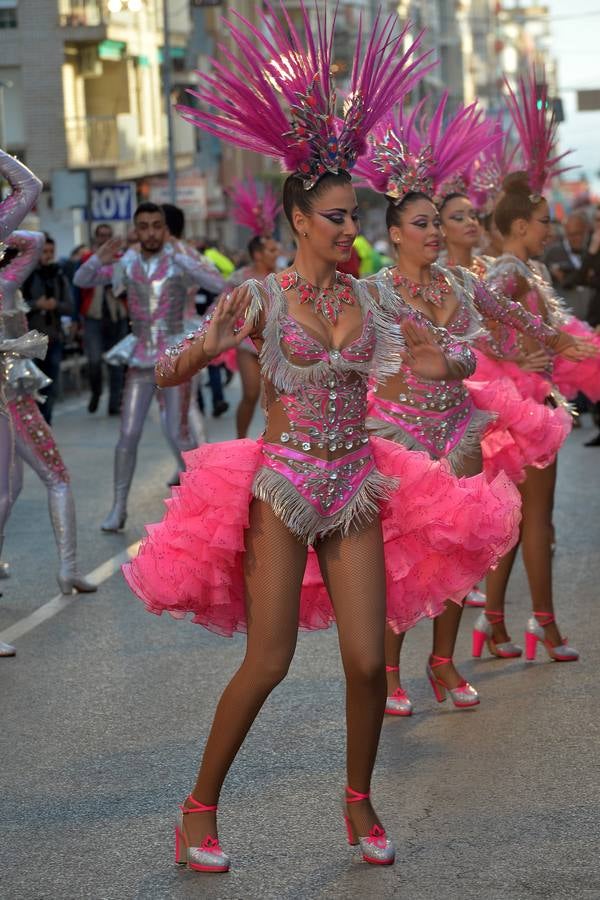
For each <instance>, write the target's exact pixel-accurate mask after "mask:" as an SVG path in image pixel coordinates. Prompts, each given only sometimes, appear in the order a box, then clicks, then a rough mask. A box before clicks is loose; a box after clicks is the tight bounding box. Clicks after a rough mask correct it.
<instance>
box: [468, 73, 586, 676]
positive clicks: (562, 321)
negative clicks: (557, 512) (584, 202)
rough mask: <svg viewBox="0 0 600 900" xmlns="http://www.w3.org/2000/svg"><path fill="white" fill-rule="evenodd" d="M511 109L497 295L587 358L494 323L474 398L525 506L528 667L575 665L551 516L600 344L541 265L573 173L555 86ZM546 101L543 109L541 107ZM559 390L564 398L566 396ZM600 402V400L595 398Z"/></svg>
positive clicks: (502, 570)
mask: <svg viewBox="0 0 600 900" xmlns="http://www.w3.org/2000/svg"><path fill="white" fill-rule="evenodd" d="M507 90H508V97H507V102H508V107H509V111H510V114H511V118H512V121H513V125H514V127H515V130H516V134H517V138H518V145H519V148H520V155H521V164H522V170H521V171H517V172H512V173H510V174H508V175H507V177H505V179H504V182H503V184H502V185H501V186H500V187H501V192H500V191H498V189H497V193H499V197H498V199H497V202H496V205H495V211H494V217H495V222H496V226H497V228H498V230H499V231H500V233H501V235H502V239H503V252H502V254H501V255H500V256H499V257H498V258H497V259H496V260H494V261H493V263H492V265H491V266H490V267H489V268H488V272H487V275H486V279H487V282H488V283H489V284H490V285H492V286H493V287H494V289H496V290H498V291H501V292H502V293H503V294H504V295H506V296H508V297H510V298H512V300H513V301H516V302H518V303H519V304H520V305H521V306H522V308H523V309H527V310H529V311H530V312H531V313H533V314H535V315H539V316H540V317H541V318H542V319H543V320H544V321H545V322H546V323H547V324H548V325H550V326H551V327H553V328H555V329H557V330H560V331H561V333H563V334H571V335H572V336H573V338H574V339H575V340H577V341H578V342H579V346H580V348H581V352H580V353H579V354H577V353H575V354H574V355H572V356H571V357H570V358H565V357H561V356H558V355H557V354H556V349H557V348H550V349H549V348H548V347H547V346H544V345H543V344H540V342H539V341H538V340H536V339H535V336H527V335H523V334H521V333H519V332H516V331H515V330H514V329H513V328H511V327H510V325H509V324H508V323H497V322H492V323H489V325H490V330H491V332H492V335H493V340H492V341H489V342H487V343H486V344H484V345H482V346H481V351H483V352H480V353H478V365H477V371H476V373H475V376H474V377H473V378H472V379H470V383H469V389H470V392H471V395H472V397H473V399H474V401H475V403H476V404H477V406H478V407H479V408H480V409H481V410H482V411H489V412H491V413H494V414H495V419H494V421H493V423H492V424H491V425H490V427H489V429H488V431H487V433H486V435H485V439H484V442H483V453H484V461H485V466H486V470H487V471H489V472H490V473H493V472H496V471H499V470H500V469H503V470H506V471H508V472H509V473H510V474H511V477H512V478H513V480H514V481H515V482H517V483H518V484H519V489H520V491H521V495H522V498H523V519H522V524H521V530H520V544H521V546H522V549H523V561H524V563H525V568H526V570H527V576H528V581H529V586H530V591H531V600H532V606H533V614H532V616H531V618H530V619H529V620H528V622H527V626H526V629H525V646H526V656H527V659H533V658H534V657H535V651H536V646H537V643H538V642H541V643H543V644H544V645H545V646H546V649H547V651H548V654H549V656H550V658H552V659H555V660H559V661H572V660H576V659H577V658H578V654H577V651H576V650H574V649H573V648H572V647H569V646H568V645H567V643H566V640H564V639H563V638H562V637H561V634H560V631H559V630H558V627H557V625H556V623H555V619H554V607H553V598H552V552H551V547H552V542H553V526H552V509H553V504H554V489H555V483H556V458H557V454H558V450H559V449H560V447H561V445H562V443H563V442H564V440H565V438H566V437H567V435H568V433H569V431H570V428H571V415H570V409H569V407H568V406H567V404H566V401H565V400H564V397H562V396H561V394H560V391H561V390H562V389H564V390H565V391H566V392H567V394H568V396H570V397H572V396H573V395H574V394H575V393H576V392H577V390H578V389H581V388H584V385H586V384H587V385H591V386H592V387H591V390H592V391H593V390H597V385H598V384H599V383H600V357H599V356H598V355H597V350H596V352H594V349H593V344H592V342H593V341H595V342H596V344H597V346H598V347H600V340H598V339H597V336H594V335H593V334H592V332H591V330H589V331H586V327H585V326H584V325H583V323H577V322H576V320H574V317H572V316H569V315H567V314H566V312H565V310H564V309H563V308H562V305H561V303H560V301H559V299H558V298H557V297H556V295H555V293H554V291H553V288H552V285H551V281H550V278H549V276H547V273H545V271H544V270H543V267H541V265H540V264H539V263H538V262H535V261H533V259H532V258H533V257H538V256H540V255H541V253H542V252H543V248H544V244H545V242H546V241H547V240H548V237H549V233H550V211H549V207H548V203H547V201H546V200H545V199H544V196H543V192H544V190H545V189H546V188H547V186H548V185H549V184H550V181H551V180H552V178H553V177H554V176H555V175H557V174H559V173H560V172H561V171H564V166H563V165H562V159H563V157H564V155H565V154H562V155H559V154H557V152H556V149H555V148H556V131H557V123H556V121H555V118H554V115H553V114H552V113H549V112H548V111H547V109H546V102H545V101H546V88H545V87H544V89H543V95H542V97H541V98H540V95H539V83H538V79H537V78H536V75H535V73H534V72H533V71H531V72H530V73H529V75H528V76H527V77H525V78H523V79H521V80H520V81H519V84H518V87H517V92H516V93H515V92H513V90H512V89H511V87H510V85H509V84H508V83H507ZM540 99H541V100H542V102H541V103H539V100H540ZM557 386H558V390H557ZM596 396H597V397H600V394H597V395H596ZM517 549H518V545H517V546H515V547H514V548H513V549H512V550H511V551H510V552H509V554H507V556H506V557H505V558H504V559H503V560H502V561H501V563H500V565H499V566H498V567H497V568H496V570H495V571H492V572H491V573H490V574H489V576H488V579H487V601H486V609H485V614H484V615H482V616H481V617H480V619H479V620H478V621H477V623H476V626H475V631H474V634H473V647H474V652H476V653H477V655H479V654H480V653H481V649H482V647H483V644H484V643H485V642H486V641H487V643H488V647H489V648H490V650H491V651H492V653H495V655H499V654H498V652H497V650H498V648H499V647H502V646H503V645H504V644H505V642H506V641H507V640H508V634H507V631H506V627H505V625H504V600H505V593H506V588H507V585H508V581H509V577H510V574H511V571H512V567H513V563H514V560H515V556H516V553H517Z"/></svg>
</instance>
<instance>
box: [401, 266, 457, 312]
mask: <svg viewBox="0 0 600 900" xmlns="http://www.w3.org/2000/svg"><path fill="white" fill-rule="evenodd" d="M392 281H393V283H394V287H395V288H404V290H405V291H407V292H408V294H409V296H410V297H420V298H421V299H422V300H424V301H425V303H431V304H433V306H437V307H438V309H441V307H442V304H443V302H444V297H445V296H446V295H447V294H450V293H451V288H450V285H449V284H448V282H447V280H446V278H445V276H444V275H443V274H442V273H441V272H434V271H432V272H431V281H430V282H429V284H421V282H420V281H413V280H412V279H411V278H409V277H408V276H407V275H403V274H402V273H401V272H399V271H398V269H392Z"/></svg>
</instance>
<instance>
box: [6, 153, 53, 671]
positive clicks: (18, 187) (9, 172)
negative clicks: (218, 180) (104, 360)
mask: <svg viewBox="0 0 600 900" xmlns="http://www.w3.org/2000/svg"><path fill="white" fill-rule="evenodd" d="M0 176H1V177H2V178H4V179H5V180H6V181H7V182H8V183H9V185H10V188H11V192H10V194H9V195H8V197H5V198H4V199H3V200H0V257H4V254H5V253H6V248H5V246H4V245H3V242H4V241H6V239H7V238H8V237H9V235H10V234H11V232H12V231H14V229H15V228H18V227H19V225H20V224H21V222H22V221H23V219H24V218H25V216H26V215H27V213H28V212H29V211H30V210H31V209H32V207H33V205H34V204H35V202H36V200H37V198H38V197H39V195H40V191H41V190H42V183H41V181H40V180H39V178H37V177H36V176H35V175H34V174H33V172H30V171H29V169H28V168H27V166H24V165H23V164H22V163H20V162H18V160H16V159H14V158H13V157H12V156H10V155H9V154H8V153H5V152H4V150H0ZM6 324H7V317H6V316H5V314H4V305H3V295H2V290H1V289H0V364H1V367H2V375H1V376H0V379H1V380H0V552H1V551H2V542H3V541H4V526H5V524H6V521H7V519H8V516H9V514H10V479H11V474H12V466H13V463H14V459H15V441H14V430H13V425H12V422H11V419H10V413H9V411H8V405H7V398H6V388H7V385H6V373H7V371H8V370H9V369H10V367H11V366H12V365H15V364H18V363H20V361H21V360H22V359H32V358H33V357H36V356H37V357H42V356H44V354H45V352H46V349H47V346H48V338H47V337H46V335H42V334H40V333H39V332H37V331H29V332H27V334H25V335H24V336H23V337H22V338H19V339H18V340H14V339H12V338H8V337H7V336H6ZM38 371H39V370H38ZM5 574H6V571H5ZM15 652H16V651H15V648H14V647H13V646H11V645H10V644H6V643H4V642H2V641H0V656H14V655H15Z"/></svg>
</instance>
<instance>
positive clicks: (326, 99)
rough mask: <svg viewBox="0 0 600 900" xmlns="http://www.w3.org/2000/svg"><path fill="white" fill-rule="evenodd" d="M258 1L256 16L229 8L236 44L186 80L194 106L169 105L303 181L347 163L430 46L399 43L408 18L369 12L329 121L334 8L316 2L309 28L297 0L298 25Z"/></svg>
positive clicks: (414, 75) (409, 84) (412, 79)
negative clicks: (369, 25) (346, 84)
mask: <svg viewBox="0 0 600 900" xmlns="http://www.w3.org/2000/svg"><path fill="white" fill-rule="evenodd" d="M262 6H263V8H262V9H261V10H259V11H257V21H258V24H257V25H254V24H253V23H252V22H250V21H248V20H247V19H246V18H244V16H242V15H240V14H239V13H236V12H233V16H234V20H233V21H228V20H225V24H226V26H227V28H228V30H229V33H230V36H231V39H232V42H233V44H234V46H235V52H233V51H231V50H229V49H228V48H227V47H225V46H223V45H219V54H220V55H219V59H212V60H211V63H212V73H211V74H206V73H203V72H198V73H197V74H198V77H199V80H200V84H199V87H198V88H197V89H195V90H191V89H190V90H189V93H190V94H191V95H192V96H194V97H195V98H196V99H197V100H198V101H199V106H197V107H191V106H186V105H178V106H177V109H178V111H179V112H180V113H181V115H182V116H183V118H184V119H186V120H187V121H188V122H191V123H192V124H193V125H195V126H197V127H198V128H201V129H202V130H203V131H207V132H208V133H210V134H214V135H216V136H217V137H220V138H222V139H223V140H226V141H228V142H229V143H232V144H235V145H236V146H239V147H243V148H245V149H247V150H253V151H255V152H257V153H261V154H263V155H266V156H273V157H275V158H277V159H279V160H280V162H281V165H282V168H283V169H284V170H285V171H288V172H294V173H297V174H299V175H300V176H301V177H302V178H303V179H304V183H305V187H307V188H310V187H312V186H313V185H314V184H315V183H316V182H317V181H318V179H319V178H320V177H321V176H322V175H323V174H325V172H336V173H337V172H339V171H341V170H349V169H351V168H352V167H353V165H354V162H355V160H356V157H357V155H358V154H360V153H363V152H364V151H365V149H366V138H367V135H368V133H369V131H370V130H371V129H372V128H373V127H374V126H375V125H376V123H377V122H378V120H379V119H380V118H381V117H382V116H383V115H385V113H386V112H387V110H388V109H390V107H392V106H393V105H394V104H396V103H398V102H399V101H400V100H401V99H402V97H403V96H404V95H405V94H406V93H407V92H408V91H410V90H411V89H412V88H413V87H414V85H415V84H416V82H417V81H418V80H419V79H420V78H422V77H423V75H424V74H425V72H427V71H429V69H430V68H432V66H431V65H427V66H425V65H424V61H425V59H426V57H427V56H428V55H429V54H428V53H425V54H422V55H417V50H418V47H419V44H420V42H421V38H422V35H419V36H418V37H417V38H416V40H414V41H413V42H412V43H408V41H407V37H408V31H409V26H408V25H407V26H406V27H405V28H404V29H402V30H401V31H400V32H397V30H396V21H397V18H396V16H395V15H392V16H390V17H389V18H387V19H386V20H385V21H383V22H382V21H381V16H380V15H379V14H378V15H377V17H376V21H375V24H374V27H373V29H372V30H371V33H370V36H369V38H368V41H367V44H366V48H365V50H364V53H362V52H361V43H362V28H360V29H359V35H358V39H357V47H356V50H355V52H354V65H353V70H352V74H351V79H350V92H349V95H348V99H347V100H346V103H345V105H344V115H343V119H342V120H341V125H340V126H339V127H338V122H339V120H338V119H336V116H335V103H336V97H335V90H334V88H333V83H332V59H333V35H334V28H335V13H334V15H333V16H331V17H329V18H328V16H327V12H326V11H325V12H324V13H320V12H319V10H318V7H316V10H317V14H316V19H317V27H316V33H315V34H313V32H312V31H311V23H310V17H309V14H308V11H307V9H306V6H305V5H304V3H303V2H302V0H301V3H300V12H301V16H302V24H303V27H302V29H301V32H300V31H299V30H298V29H297V28H296V27H295V26H294V24H293V22H292V20H291V18H290V16H289V13H288V12H287V11H286V8H285V4H284V3H283V2H280V4H279V10H278V11H277V12H276V10H275V8H274V6H273V5H272V4H271V3H270V2H265V3H263V5H262ZM336 10H337V8H336ZM406 44H408V46H407V49H403V48H404V46H405V45H406Z"/></svg>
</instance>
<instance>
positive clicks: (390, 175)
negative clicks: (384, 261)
mask: <svg viewBox="0 0 600 900" xmlns="http://www.w3.org/2000/svg"><path fill="white" fill-rule="evenodd" d="M425 102H426V101H425V100H422V101H421V103H420V104H418V105H417V106H416V107H415V108H414V109H413V111H412V113H411V114H410V115H409V116H408V118H405V116H404V114H403V112H402V109H401V108H400V107H397V109H396V110H395V111H394V112H392V114H391V116H390V117H389V118H388V120H387V121H384V122H382V123H380V124H379V126H378V127H377V128H376V129H374V131H373V132H372V134H371V135H370V139H369V143H370V150H369V153H368V155H367V156H366V157H363V158H361V159H360V160H359V161H358V163H357V165H356V173H357V174H358V175H360V176H361V177H362V178H363V179H364V180H366V181H368V183H369V184H370V185H371V187H372V188H374V190H376V191H379V192H380V193H383V194H386V195H387V196H388V197H391V198H392V199H393V200H395V201H396V202H397V203H401V202H402V199H403V198H404V197H405V196H406V194H409V193H412V192H419V193H424V194H427V195H428V196H430V197H432V198H433V197H434V196H435V195H436V194H437V193H438V192H439V191H440V190H443V188H444V185H445V184H447V183H448V182H449V180H450V179H452V178H454V177H455V176H457V175H462V174H463V173H464V172H466V171H467V170H468V169H469V167H470V165H471V163H472V161H473V158H474V157H475V156H478V155H479V154H480V153H481V151H482V150H484V149H485V148H486V147H488V146H489V145H490V144H491V143H494V142H496V141H497V140H498V136H497V135H496V134H495V133H494V132H493V129H492V128H491V126H490V124H489V122H487V121H486V120H485V118H484V116H483V112H482V111H481V110H479V109H477V105H476V104H475V103H472V104H471V105H470V106H467V107H464V106H461V107H460V108H459V109H458V110H457V112H455V113H454V115H452V116H450V118H449V119H448V120H447V121H446V123H445V124H444V113H445V110H446V104H447V102H448V92H445V93H444V95H443V96H442V99H441V100H440V102H439V104H438V107H437V109H436V111H435V112H434V114H433V116H431V117H426V116H425V115H424V114H423V105H424V103H425ZM451 188H452V190H455V189H456V185H455V184H454V183H453V184H452V185H451Z"/></svg>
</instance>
